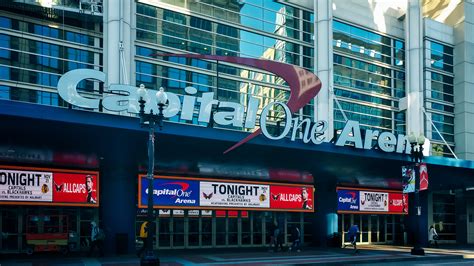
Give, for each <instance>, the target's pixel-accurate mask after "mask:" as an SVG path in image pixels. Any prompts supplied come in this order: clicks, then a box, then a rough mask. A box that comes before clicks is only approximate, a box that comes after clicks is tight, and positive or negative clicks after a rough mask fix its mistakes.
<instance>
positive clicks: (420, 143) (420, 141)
mask: <svg viewBox="0 0 474 266" xmlns="http://www.w3.org/2000/svg"><path fill="white" fill-rule="evenodd" d="M423 144H425V136H424V135H423V133H421V134H420V136H419V137H418V145H423Z"/></svg>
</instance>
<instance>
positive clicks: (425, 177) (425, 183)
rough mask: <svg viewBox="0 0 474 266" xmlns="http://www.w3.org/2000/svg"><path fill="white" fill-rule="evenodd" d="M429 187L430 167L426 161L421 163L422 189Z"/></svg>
mask: <svg viewBox="0 0 474 266" xmlns="http://www.w3.org/2000/svg"><path fill="white" fill-rule="evenodd" d="M427 189H428V167H427V166H426V163H420V191H421V190H427Z"/></svg>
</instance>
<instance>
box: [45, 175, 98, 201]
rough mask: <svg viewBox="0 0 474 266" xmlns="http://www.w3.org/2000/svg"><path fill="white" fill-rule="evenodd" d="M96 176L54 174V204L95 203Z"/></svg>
mask: <svg viewBox="0 0 474 266" xmlns="http://www.w3.org/2000/svg"><path fill="white" fill-rule="evenodd" d="M96 188H97V176H96V175H87V174H75V173H55V174H54V180H53V189H52V190H53V198H54V201H56V202H80V203H90V204H95V203H97V190H96Z"/></svg>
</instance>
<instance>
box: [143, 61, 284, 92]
mask: <svg viewBox="0 0 474 266" xmlns="http://www.w3.org/2000/svg"><path fill="white" fill-rule="evenodd" d="M137 59H139V60H138V61H142V62H146V63H151V64H155V65H158V64H161V65H164V66H166V67H169V66H171V67H173V68H177V69H179V70H184V71H189V70H191V71H193V72H198V73H200V74H205V75H209V76H213V77H217V74H216V71H213V70H207V69H202V68H197V67H193V66H187V65H183V64H178V63H174V62H170V61H164V60H159V59H153V58H147V57H144V56H141V55H137V56H136V57H135V60H137ZM204 61H209V60H204ZM210 61H211V62H212V60H210ZM212 63H215V62H212ZM219 64H224V63H223V62H219ZM225 65H227V66H230V67H236V68H239V69H243V68H242V66H241V65H235V64H225ZM246 70H249V71H253V72H257V73H261V74H263V75H272V76H275V75H274V74H272V73H269V74H267V72H262V71H261V70H260V69H255V70H254V68H251V67H248V68H247V69H246ZM140 73H141V72H140ZM142 74H143V73H142ZM146 75H149V76H153V77H159V76H155V75H152V74H146ZM219 76H220V77H225V78H227V79H230V80H234V81H242V82H247V83H252V84H259V85H261V86H264V87H272V88H277V89H281V90H286V91H289V87H285V86H283V85H278V84H272V83H264V82H262V81H258V80H253V79H248V78H242V77H240V78H239V77H238V76H235V75H230V74H226V73H220V74H219Z"/></svg>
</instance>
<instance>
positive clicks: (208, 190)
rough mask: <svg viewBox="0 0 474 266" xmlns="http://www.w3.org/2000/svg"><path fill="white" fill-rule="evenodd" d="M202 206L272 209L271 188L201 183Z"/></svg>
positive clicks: (240, 184)
mask: <svg viewBox="0 0 474 266" xmlns="http://www.w3.org/2000/svg"><path fill="white" fill-rule="evenodd" d="M200 189H201V195H200V201H201V206H209V207H243V208H270V199H269V196H270V195H269V194H270V186H269V185H262V184H242V183H227V182H226V183H223V182H204V181H201V182H200Z"/></svg>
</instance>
